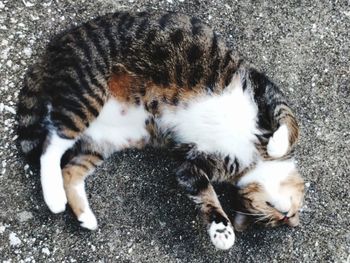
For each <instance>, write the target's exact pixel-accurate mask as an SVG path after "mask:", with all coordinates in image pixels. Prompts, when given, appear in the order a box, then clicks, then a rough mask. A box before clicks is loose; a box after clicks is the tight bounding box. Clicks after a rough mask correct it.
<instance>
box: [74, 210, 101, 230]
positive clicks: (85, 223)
mask: <svg viewBox="0 0 350 263" xmlns="http://www.w3.org/2000/svg"><path fill="white" fill-rule="evenodd" d="M78 220H79V221H80V222H81V224H80V225H81V226H82V227H84V228H87V229H89V230H96V229H97V219H96V217H95V215H94V213H93V212H92V211H91V209H89V210H87V211H84V212H83V213H82V214H81V215H80V216H79V217H78Z"/></svg>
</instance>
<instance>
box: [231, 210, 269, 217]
mask: <svg viewBox="0 0 350 263" xmlns="http://www.w3.org/2000/svg"><path fill="white" fill-rule="evenodd" d="M233 211H235V212H236V213H238V214H242V215H248V216H262V215H264V214H251V213H245V212H241V211H236V210H233Z"/></svg>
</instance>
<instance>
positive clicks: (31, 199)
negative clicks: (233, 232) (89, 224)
mask: <svg viewBox="0 0 350 263" xmlns="http://www.w3.org/2000/svg"><path fill="white" fill-rule="evenodd" d="M151 9H158V10H177V11H181V12H184V13H187V14H190V15H196V16H198V17H200V18H202V19H203V20H204V21H206V22H207V23H208V24H210V25H211V26H212V27H214V28H216V30H217V31H218V32H219V33H220V34H221V35H222V36H223V37H224V38H226V39H227V42H228V44H229V45H230V46H232V47H233V48H235V49H236V50H238V51H239V52H240V53H242V54H243V55H244V57H245V58H246V59H247V60H249V61H251V62H253V63H254V64H255V66H256V67H257V68H258V69H260V70H262V71H265V72H266V73H267V75H268V76H270V77H271V78H272V79H273V80H274V81H275V82H276V83H277V84H279V86H280V87H281V88H282V89H283V91H284V92H285V93H286V95H287V96H288V98H289V99H290V101H291V104H292V105H293V107H294V108H295V111H296V115H297V116H298V119H299V120H300V125H301V129H302V137H301V141H300V143H299V146H298V148H297V160H298V163H299V166H300V169H301V172H302V174H303V176H304V177H305V179H306V186H307V194H306V198H305V204H304V207H303V211H302V216H301V218H302V225H301V226H300V227H298V228H295V229H291V228H288V227H281V228H276V229H264V228H259V227H255V228H253V229H250V230H248V231H246V232H245V233H239V234H238V235H237V241H236V244H235V245H234V247H233V248H232V249H231V250H229V251H217V250H215V249H214V247H213V246H212V245H211V244H210V242H209V240H208V237H207V234H206V232H205V231H204V229H203V226H202V224H201V223H200V220H199V218H198V216H197V213H196V211H195V210H194V205H193V204H192V203H191V202H190V201H189V200H188V199H187V197H186V196H185V195H184V194H183V193H182V192H181V191H179V189H178V188H177V185H176V182H175V179H174V177H173V170H174V168H175V166H176V164H175V163H174V162H173V161H172V160H171V159H170V158H169V157H167V155H166V153H160V154H159V153H157V152H156V151H152V150H147V151H142V152H136V151H130V152H124V153H120V154H117V155H115V156H114V157H113V158H111V159H110V160H109V161H108V162H106V163H105V164H104V165H103V167H101V168H100V169H99V170H98V171H97V173H96V174H95V176H93V177H91V178H89V180H88V191H89V193H90V200H91V204H92V207H93V209H94V211H95V212H96V215H97V217H98V220H99V224H100V227H99V229H98V230H97V231H95V232H88V231H84V230H82V229H81V228H79V226H78V224H77V223H76V221H75V220H74V217H73V215H72V213H71V212H70V211H69V210H68V211H66V212H65V213H63V214H59V215H53V214H51V213H50V212H49V211H48V209H47V208H46V206H45V204H44V201H43V199H42V196H41V189H40V184H39V177H38V175H37V174H35V173H32V172H30V170H29V169H28V166H26V164H25V163H24V161H23V160H22V158H20V157H19V156H18V152H17V149H16V147H15V143H14V141H15V139H16V134H15V132H14V126H15V121H14V116H15V115H14V113H15V105H16V100H17V95H18V92H19V89H20V88H21V82H22V80H23V76H24V73H25V71H26V69H27V67H28V66H29V65H30V64H32V63H33V62H34V61H35V60H36V59H37V58H38V56H39V55H40V54H41V53H42V52H43V49H44V47H45V45H46V44H47V42H48V41H49V40H50V38H51V37H52V36H54V35H55V34H56V33H57V32H60V31H61V30H64V29H66V28H68V27H71V26H72V25H73V24H79V23H81V22H83V21H86V20H88V19H90V18H93V17H96V16H98V15H101V14H104V13H107V12H113V11H116V10H151ZM349 28H350V2H347V1H297V0H284V1H261V2H260V1H225V0H218V1H209V0H204V1H200V0H197V1H192V0H191V1H190V0H167V1H136V0H134V1H112V0H109V1H107V0H105V1H101V0H100V1H84V0H79V1H71V0H64V1H59V0H56V1H36V2H34V0H8V1H6V0H2V1H0V99H1V102H0V114H1V115H0V116H1V117H0V131H1V141H0V152H1V157H0V158H1V160H0V162H1V163H0V259H1V261H3V262H60V261H64V262H98V261H100V262H349V260H350V257H349V254H350V231H349V230H350V227H349V225H350V223H349V222H350V221H349V219H350V205H349V204H350V202H349V201H350V199H349V177H348V176H349V166H350V165H349V158H350V149H349V145H350V133H349V128H350V117H349V115H350V114H349V113H350V92H349V89H350V81H349V71H350V66H349V65H350V64H349V58H350V53H349V47H350V36H349Z"/></svg>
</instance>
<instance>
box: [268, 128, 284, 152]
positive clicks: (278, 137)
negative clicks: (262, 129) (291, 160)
mask: <svg viewBox="0 0 350 263" xmlns="http://www.w3.org/2000/svg"><path fill="white" fill-rule="evenodd" d="M288 149H289V135H288V127H287V125H285V124H284V125H281V126H280V127H279V128H278V129H277V131H275V133H274V134H273V136H272V137H271V138H270V140H269V143H268V144H267V153H268V154H269V155H270V156H271V157H274V158H278V157H282V156H283V155H285V154H286V153H287V152H288Z"/></svg>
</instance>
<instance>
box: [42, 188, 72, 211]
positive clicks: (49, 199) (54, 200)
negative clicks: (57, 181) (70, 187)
mask: <svg viewBox="0 0 350 263" xmlns="http://www.w3.org/2000/svg"><path fill="white" fill-rule="evenodd" d="M45 189H46V190H45V191H44V200H45V203H46V205H47V206H48V207H49V209H50V210H51V212H52V213H55V214H58V213H61V212H63V211H64V210H66V204H67V197H66V193H65V191H64V189H63V187H62V188H61V187H57V186H56V187H51V188H50V189H48V188H45Z"/></svg>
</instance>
